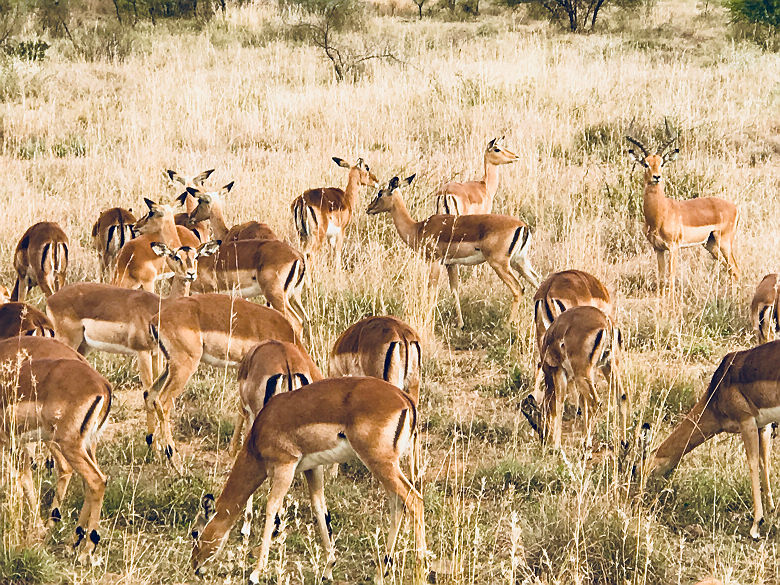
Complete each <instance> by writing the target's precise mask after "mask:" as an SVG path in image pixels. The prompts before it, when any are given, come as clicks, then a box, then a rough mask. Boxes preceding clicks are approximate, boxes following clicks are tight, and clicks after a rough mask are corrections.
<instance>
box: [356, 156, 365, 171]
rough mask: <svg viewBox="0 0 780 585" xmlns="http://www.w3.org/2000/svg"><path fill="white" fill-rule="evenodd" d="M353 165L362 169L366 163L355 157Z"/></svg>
mask: <svg viewBox="0 0 780 585" xmlns="http://www.w3.org/2000/svg"><path fill="white" fill-rule="evenodd" d="M355 166H356V167H357V168H359V169H362V168H364V167H365V166H366V163H364V162H363V159H362V158H359V159H357V162H356V163H355Z"/></svg>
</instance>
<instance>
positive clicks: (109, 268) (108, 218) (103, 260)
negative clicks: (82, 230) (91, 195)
mask: <svg viewBox="0 0 780 585" xmlns="http://www.w3.org/2000/svg"><path fill="white" fill-rule="evenodd" d="M136 221H137V219H136V217H135V215H133V213H132V212H131V211H129V210H127V209H124V208H122V207H112V208H111V209H106V210H105V211H104V212H102V213H101V214H100V216H99V217H98V219H97V221H96V222H95V224H94V225H93V226H92V242H93V245H94V246H95V250H97V253H98V259H99V262H100V279H101V280H102V281H103V282H108V281H109V280H111V278H112V277H113V270H114V268H115V267H116V258H117V256H118V255H119V250H121V249H122V246H124V245H125V244H126V243H127V242H129V241H130V240H132V239H133V231H132V228H133V224H134V223H135V222H136Z"/></svg>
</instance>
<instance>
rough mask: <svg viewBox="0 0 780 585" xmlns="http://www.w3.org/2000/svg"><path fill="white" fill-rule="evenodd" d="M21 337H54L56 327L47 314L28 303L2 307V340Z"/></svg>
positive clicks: (0, 317) (11, 303)
mask: <svg viewBox="0 0 780 585" xmlns="http://www.w3.org/2000/svg"><path fill="white" fill-rule="evenodd" d="M54 294H57V293H54ZM52 296H54V295H52ZM49 298H51V297H49ZM47 300H48V299H47ZM20 335H29V336H38V337H54V325H53V324H52V322H51V321H50V320H49V318H48V317H47V316H46V315H45V314H43V313H42V312H41V311H39V310H38V309H36V308H35V307H33V306H30V305H28V304H26V303H14V302H9V303H4V304H2V305H0V339H7V338H9V337H17V336H20Z"/></svg>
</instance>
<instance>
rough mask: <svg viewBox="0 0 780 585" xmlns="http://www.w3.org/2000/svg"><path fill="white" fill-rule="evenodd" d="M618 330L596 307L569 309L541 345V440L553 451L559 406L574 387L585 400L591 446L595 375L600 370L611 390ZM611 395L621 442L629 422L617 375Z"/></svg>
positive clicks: (558, 430)
mask: <svg viewBox="0 0 780 585" xmlns="http://www.w3.org/2000/svg"><path fill="white" fill-rule="evenodd" d="M620 345H621V337H620V331H619V330H618V329H617V327H615V325H614V324H613V322H612V320H611V319H610V318H609V317H607V316H606V315H605V314H604V313H603V312H602V311H601V310H599V309H597V308H596V307H591V306H582V307H573V308H571V309H569V310H567V311H564V312H563V313H561V314H560V315H559V316H558V317H556V319H555V320H554V321H553V322H552V325H550V328H549V329H548V330H547V333H545V335H544V339H543V340H542V349H541V356H542V357H541V359H542V372H543V373H544V381H545V393H544V400H543V402H542V412H543V415H544V419H543V424H542V429H541V433H540V434H541V436H542V440H547V439H548V438H549V436H550V435H552V444H553V447H554V448H555V449H560V448H561V430H562V426H561V423H562V420H563V401H564V398H565V397H566V394H567V390H568V386H569V384H570V383H573V384H574V385H575V387H576V390H575V391H576V392H579V395H580V396H581V397H582V398H583V399H584V404H585V409H584V423H585V429H586V435H587V444H588V445H590V441H591V423H592V417H593V415H594V413H595V412H596V410H597V408H598V406H599V397H598V393H597V392H596V384H595V382H594V380H593V376H594V374H595V370H596V369H599V370H601V372H602V373H603V374H604V377H605V378H606V380H607V383H608V384H609V387H610V390H611V389H612V387H613V386H612V382H613V379H612V374H613V367H616V366H617V360H618V351H619V350H620ZM614 381H615V386H614V388H615V390H616V393H617V396H618V401H617V402H618V403H619V412H620V418H621V421H620V440H621V441H625V438H626V423H627V421H628V396H627V395H626V394H625V393H624V392H623V390H622V386H621V383H620V376H619V375H616V376H615V380H614Z"/></svg>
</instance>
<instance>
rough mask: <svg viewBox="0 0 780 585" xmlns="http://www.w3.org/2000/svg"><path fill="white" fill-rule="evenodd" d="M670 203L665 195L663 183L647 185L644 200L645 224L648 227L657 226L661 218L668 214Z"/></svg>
mask: <svg viewBox="0 0 780 585" xmlns="http://www.w3.org/2000/svg"><path fill="white" fill-rule="evenodd" d="M668 205H669V201H668V199H667V198H666V196H665V195H664V184H663V182H661V183H658V184H655V185H654V184H652V183H645V193H644V200H643V203H642V207H643V211H644V214H645V222H646V223H647V224H648V225H656V224H657V223H658V221H659V219H660V218H662V217H664V215H665V214H666V208H667V206H668Z"/></svg>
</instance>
